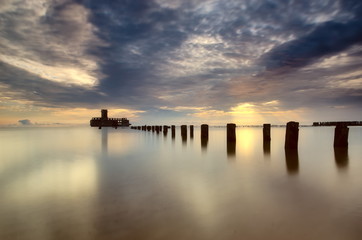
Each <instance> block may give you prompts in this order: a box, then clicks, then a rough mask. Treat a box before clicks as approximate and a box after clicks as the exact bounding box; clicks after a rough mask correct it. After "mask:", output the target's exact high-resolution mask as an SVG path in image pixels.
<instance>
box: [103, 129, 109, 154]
mask: <svg viewBox="0 0 362 240" xmlns="http://www.w3.org/2000/svg"><path fill="white" fill-rule="evenodd" d="M107 153H108V128H106V127H104V128H102V154H103V155H107Z"/></svg>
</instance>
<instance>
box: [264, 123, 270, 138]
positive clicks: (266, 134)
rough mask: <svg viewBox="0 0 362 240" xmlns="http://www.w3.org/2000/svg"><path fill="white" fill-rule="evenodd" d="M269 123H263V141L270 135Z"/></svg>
mask: <svg viewBox="0 0 362 240" xmlns="http://www.w3.org/2000/svg"><path fill="white" fill-rule="evenodd" d="M270 126H271V125H270V124H269V123H265V124H263V141H264V142H266V141H270V140H271V137H270Z"/></svg>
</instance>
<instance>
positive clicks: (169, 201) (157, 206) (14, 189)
mask: <svg viewBox="0 0 362 240" xmlns="http://www.w3.org/2000/svg"><path fill="white" fill-rule="evenodd" d="M285 130H286V129H285V127H272V128H271V141H270V144H267V143H263V136H262V127H237V128H236V143H235V144H232V143H228V142H227V141H226V128H225V127H211V126H210V128H209V138H208V140H207V141H201V137H200V127H199V126H195V129H194V135H193V137H191V136H190V131H189V129H188V135H187V138H182V137H181V132H180V127H179V126H178V127H176V134H175V136H172V134H171V131H170V129H169V131H168V133H167V134H164V133H163V132H160V133H158V134H157V133H156V132H152V131H140V130H134V129H130V128H118V129H113V128H102V129H98V128H91V127H55V128H51V127H43V128H40V127H38V128H37V127H28V128H25V127H24V128H1V129H0V239H1V240H8V239H20V240H22V239H31V240H32V239H36V240H43V239H44V240H45V239H46V240H47V239H87V240H88V239H89V240H91V239H132V240H133V239H135V240H137V239H147V240H153V239H188V240H191V239H196V240H198V239H218V240H219V239H221V240H222V239H230V240H231V239H233V240H234V239H251V240H253V239H278V240H284V239H288V240H289V239H293V240H299V239H303V240H305V239H308V240H314V239H315V240H317V239H318V240H321V239H328V240H361V239H362V127H358V126H353V127H349V139H348V141H349V146H348V149H334V148H333V137H334V127H300V128H299V143H298V151H292V152H289V151H287V152H286V151H285V150H284V141H285Z"/></svg>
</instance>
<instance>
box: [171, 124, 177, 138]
mask: <svg viewBox="0 0 362 240" xmlns="http://www.w3.org/2000/svg"><path fill="white" fill-rule="evenodd" d="M175 136H176V127H175V125H172V126H171V137H172V138H175Z"/></svg>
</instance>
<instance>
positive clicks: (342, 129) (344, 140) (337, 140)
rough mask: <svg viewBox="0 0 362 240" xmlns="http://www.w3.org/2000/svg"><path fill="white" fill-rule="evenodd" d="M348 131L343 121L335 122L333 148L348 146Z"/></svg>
mask: <svg viewBox="0 0 362 240" xmlns="http://www.w3.org/2000/svg"><path fill="white" fill-rule="evenodd" d="M348 133H349V128H348V127H347V124H345V123H337V125H336V128H335V129H334V142H333V146H334V147H335V148H347V147H348Z"/></svg>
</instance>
